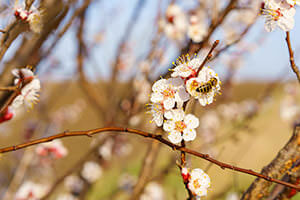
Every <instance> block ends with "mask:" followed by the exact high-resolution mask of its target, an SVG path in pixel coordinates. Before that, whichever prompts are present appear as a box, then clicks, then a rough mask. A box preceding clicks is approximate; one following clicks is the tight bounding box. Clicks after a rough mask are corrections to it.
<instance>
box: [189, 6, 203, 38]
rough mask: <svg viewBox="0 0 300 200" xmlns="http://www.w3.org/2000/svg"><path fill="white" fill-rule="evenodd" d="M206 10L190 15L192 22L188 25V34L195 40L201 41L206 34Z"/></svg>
mask: <svg viewBox="0 0 300 200" xmlns="http://www.w3.org/2000/svg"><path fill="white" fill-rule="evenodd" d="M204 18H205V16H204V12H199V13H198V15H196V14H195V15H192V16H191V17H190V23H189V27H188V31H187V33H188V36H189V38H191V40H193V42H201V41H202V40H203V38H204V37H205V35H206V32H207V31H206V30H207V27H206V24H205V23H204V21H205V19H204Z"/></svg>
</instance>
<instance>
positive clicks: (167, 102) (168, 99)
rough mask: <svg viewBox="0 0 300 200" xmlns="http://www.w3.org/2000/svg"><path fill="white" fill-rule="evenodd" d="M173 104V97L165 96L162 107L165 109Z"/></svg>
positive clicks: (170, 107) (168, 108)
mask: <svg viewBox="0 0 300 200" xmlns="http://www.w3.org/2000/svg"><path fill="white" fill-rule="evenodd" d="M174 106H175V99H174V98H167V99H166V100H164V107H165V109H167V110H170V109H172V108H173V107H174Z"/></svg>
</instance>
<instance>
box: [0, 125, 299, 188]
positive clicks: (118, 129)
mask: <svg viewBox="0 0 300 200" xmlns="http://www.w3.org/2000/svg"><path fill="white" fill-rule="evenodd" d="M298 129H299V130H300V126H299V127H298ZM298 129H297V130H298ZM108 131H110V132H112V133H116V132H119V133H131V134H134V135H139V136H143V137H146V138H150V139H152V140H157V141H159V142H161V143H163V144H165V145H166V146H168V147H170V148H172V149H173V150H174V151H183V152H186V153H188V154H191V155H193V156H196V157H199V158H202V159H204V160H207V161H209V162H211V163H213V164H215V165H218V166H219V167H221V169H230V170H233V171H237V172H241V173H244V174H249V175H252V176H256V177H258V178H262V179H265V180H267V181H269V182H274V183H278V184H281V185H285V186H287V187H290V188H294V189H296V190H298V191H299V190H300V186H297V185H294V184H291V183H287V182H284V181H281V180H278V179H274V178H271V177H269V176H266V175H263V174H260V173H257V172H254V171H253V170H251V169H244V168H240V167H236V166H233V165H230V164H227V163H224V162H221V161H218V160H216V159H213V158H212V157H210V156H209V155H208V154H203V153H200V152H197V151H194V150H192V149H188V148H185V147H181V146H179V145H175V144H173V143H171V142H169V141H168V140H166V139H164V138H163V137H162V136H161V135H156V134H153V133H148V132H145V131H141V130H137V129H132V128H122V127H105V128H97V129H91V130H87V131H65V132H63V133H59V134H56V135H52V136H49V137H45V138H41V139H36V140H32V141H29V142H26V143H22V144H19V145H14V146H9V147H5V148H2V149H0V153H7V152H12V151H16V150H20V149H24V148H27V147H30V146H33V145H37V144H41V143H45V142H50V141H52V140H55V139H58V138H65V137H75V136H87V137H92V136H93V135H96V134H98V133H102V132H108ZM297 132H298V131H297ZM299 132H300V131H299Z"/></svg>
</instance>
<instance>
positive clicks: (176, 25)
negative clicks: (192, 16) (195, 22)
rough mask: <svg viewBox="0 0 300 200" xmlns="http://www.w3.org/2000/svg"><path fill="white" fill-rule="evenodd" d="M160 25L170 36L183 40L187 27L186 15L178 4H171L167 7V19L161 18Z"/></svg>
mask: <svg viewBox="0 0 300 200" xmlns="http://www.w3.org/2000/svg"><path fill="white" fill-rule="evenodd" d="M159 25H160V27H161V29H162V30H163V31H164V33H165V34H166V36H167V37H168V38H171V39H174V40H179V41H181V40H183V38H184V35H185V32H186V28H187V20H186V16H185V14H184V12H183V11H182V9H181V8H180V7H179V6H178V5H176V4H171V5H169V7H168V8H167V11H166V17H165V19H163V20H160V22H159Z"/></svg>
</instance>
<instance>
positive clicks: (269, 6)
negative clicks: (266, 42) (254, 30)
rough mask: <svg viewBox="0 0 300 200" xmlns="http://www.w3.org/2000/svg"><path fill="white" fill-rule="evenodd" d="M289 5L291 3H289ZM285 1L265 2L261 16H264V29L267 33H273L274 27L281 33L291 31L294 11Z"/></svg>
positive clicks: (272, 0) (270, 0) (273, 0)
mask: <svg viewBox="0 0 300 200" xmlns="http://www.w3.org/2000/svg"><path fill="white" fill-rule="evenodd" d="M289 3H291V1H289ZM289 3H288V2H287V1H286V0H265V1H264V8H263V9H262V15H263V16H265V18H266V21H265V29H266V30H267V31H268V32H271V31H273V30H274V29H275V28H276V26H278V27H279V28H281V29H282V30H283V31H290V30H291V29H293V27H294V24H295V20H294V15H295V13H296V9H295V8H294V7H293V6H291V5H290V4H289Z"/></svg>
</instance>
